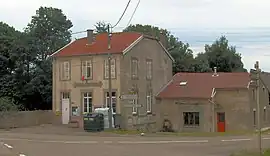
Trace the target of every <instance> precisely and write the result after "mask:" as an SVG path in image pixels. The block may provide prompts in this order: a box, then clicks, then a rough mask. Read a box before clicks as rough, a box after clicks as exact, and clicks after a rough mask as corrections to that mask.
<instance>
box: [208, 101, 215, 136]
mask: <svg viewBox="0 0 270 156" xmlns="http://www.w3.org/2000/svg"><path fill="white" fill-rule="evenodd" d="M208 101H209V102H210V103H211V112H212V132H215V127H216V126H215V125H216V124H215V102H214V101H212V99H209V100H208Z"/></svg>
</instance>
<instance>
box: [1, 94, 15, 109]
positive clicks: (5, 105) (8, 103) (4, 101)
mask: <svg viewBox="0 0 270 156" xmlns="http://www.w3.org/2000/svg"><path fill="white" fill-rule="evenodd" d="M18 110H19V107H18V106H17V105H15V104H14V103H13V101H12V100H11V99H10V98H8V97H1V98H0V112H1V111H2V112H3V111H18Z"/></svg>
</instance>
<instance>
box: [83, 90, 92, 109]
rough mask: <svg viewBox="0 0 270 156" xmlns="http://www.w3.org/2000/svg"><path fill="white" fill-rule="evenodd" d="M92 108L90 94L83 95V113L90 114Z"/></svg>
mask: <svg viewBox="0 0 270 156" xmlns="http://www.w3.org/2000/svg"><path fill="white" fill-rule="evenodd" d="M92 106H93V104H92V93H91V92H88V93H83V113H91V112H92Z"/></svg>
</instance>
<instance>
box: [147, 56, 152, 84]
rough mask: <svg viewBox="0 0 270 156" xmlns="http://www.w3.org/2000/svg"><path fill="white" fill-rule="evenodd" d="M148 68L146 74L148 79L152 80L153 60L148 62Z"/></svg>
mask: <svg viewBox="0 0 270 156" xmlns="http://www.w3.org/2000/svg"><path fill="white" fill-rule="evenodd" d="M146 68H147V72H146V78H147V79H148V80H151V79H152V76H153V72H152V71H153V61H152V60H146Z"/></svg>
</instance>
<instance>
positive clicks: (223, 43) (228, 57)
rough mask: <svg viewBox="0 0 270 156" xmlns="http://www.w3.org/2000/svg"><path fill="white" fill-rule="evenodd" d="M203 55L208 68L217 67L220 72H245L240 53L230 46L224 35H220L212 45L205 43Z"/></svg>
mask: <svg viewBox="0 0 270 156" xmlns="http://www.w3.org/2000/svg"><path fill="white" fill-rule="evenodd" d="M205 55H206V56H207V58H208V63H209V66H210V68H212V69H213V68H214V67H217V69H218V71H220V72H246V71H247V70H246V69H245V68H244V64H243V62H242V61H241V54H240V53H237V52H236V48H235V47H234V46H230V45H229V42H228V40H227V39H226V37H225V36H221V37H220V38H219V39H218V40H216V41H215V42H214V43H213V44H212V45H205Z"/></svg>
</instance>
